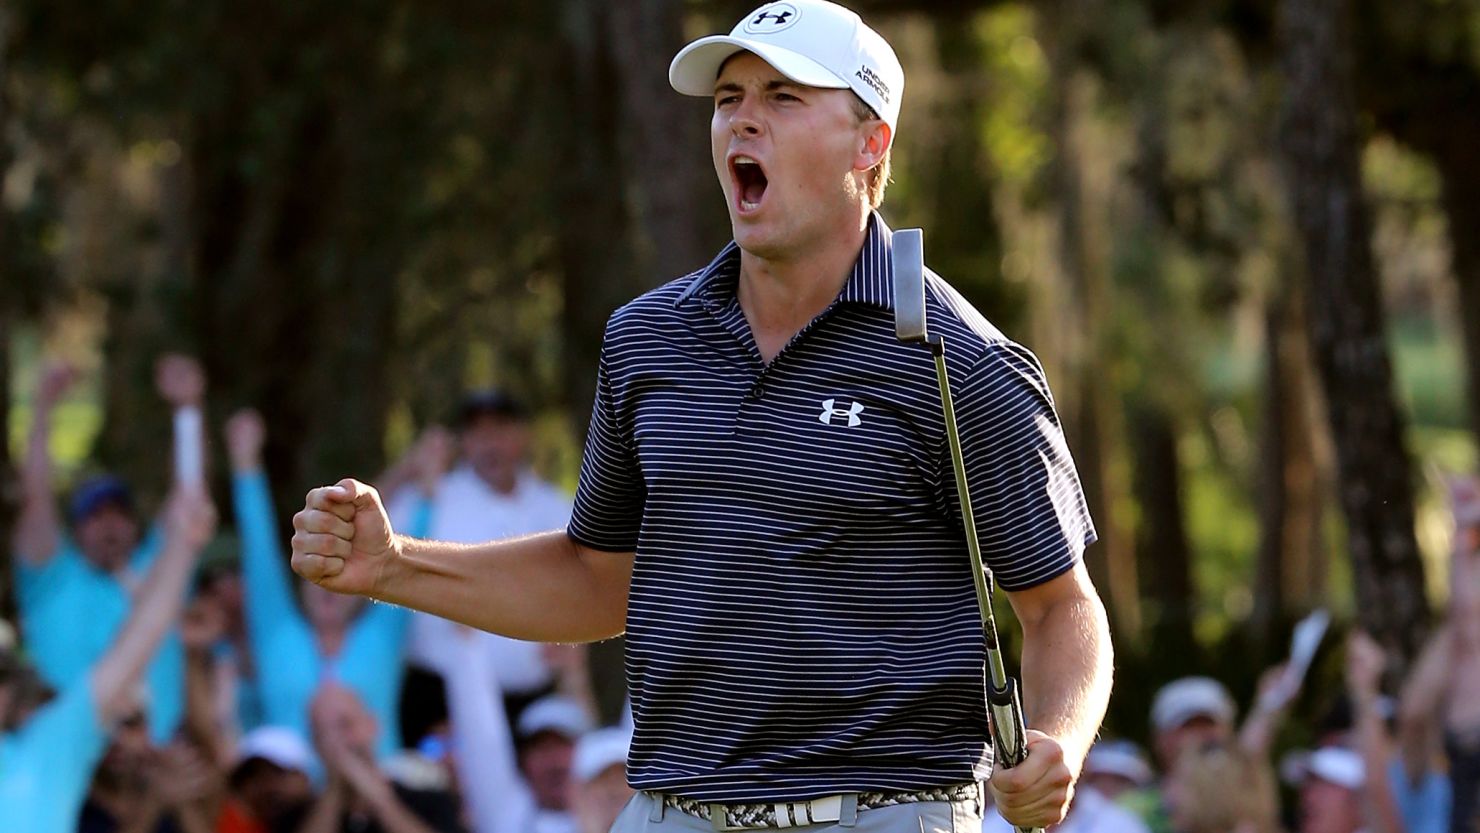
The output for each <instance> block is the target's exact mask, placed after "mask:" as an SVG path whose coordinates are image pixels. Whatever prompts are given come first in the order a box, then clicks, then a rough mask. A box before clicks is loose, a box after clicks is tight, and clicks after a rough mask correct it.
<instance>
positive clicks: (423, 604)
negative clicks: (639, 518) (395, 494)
mask: <svg viewBox="0 0 1480 833" xmlns="http://www.w3.org/2000/svg"><path fill="white" fill-rule="evenodd" d="M293 528H294V535H293V569H294V570H295V571H297V572H298V574H299V575H301V576H303V577H304V578H307V579H309V580H310V581H313V582H315V583H317V584H319V585H321V586H323V587H325V588H327V589H329V590H334V591H336V592H340V593H354V594H358V595H363V596H369V597H371V598H374V599H378V600H380V601H384V602H389V603H391V604H397V605H402V606H404V607H409V608H413V609H416V610H421V611H425V612H427V613H432V614H435V615H437V616H442V617H444V618H447V619H451V620H453V621H456V622H461V623H463V624H465V625H470V626H472V627H475V628H479V629H481V630H486V631H489V632H492V633H498V634H502V635H504V636H509V637H513V638H516V639H525V640H530V641H536V642H593V641H596V640H600V639H607V638H610V637H613V636H617V635H618V634H620V633H622V632H623V631H624V630H625V629H626V622H627V591H628V587H629V586H630V584H631V580H632V565H633V561H634V555H633V554H632V553H611V552H602V551H599V550H594V549H591V548H589V547H585V546H583V545H580V544H577V543H576V542H575V541H573V540H572V539H571V538H570V537H569V536H567V535H566V533H565V532H564V531H554V532H546V533H540V534H537V535H530V536H526V537H522V538H514V539H509V540H504V541H495V542H490V543H485V544H473V545H464V544H448V543H442V542H435V541H422V540H418V539H414V538H407V537H404V536H400V535H396V534H395V533H394V532H393V531H392V530H391V526H390V521H389V519H388V518H387V516H386V512H385V507H384V505H383V504H382V502H381V499H380V495H379V493H378V492H376V491H375V490H374V489H373V488H371V487H370V486H368V485H366V484H364V483H361V482H359V481H356V480H341V481H340V482H339V483H338V484H336V485H334V486H326V487H322V488H319V489H314V490H313V491H311V492H309V494H308V499H307V501H306V505H305V508H304V510H303V511H302V512H299V513H298V514H297V515H296V516H294V518H293Z"/></svg>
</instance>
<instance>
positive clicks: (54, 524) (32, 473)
mask: <svg viewBox="0 0 1480 833" xmlns="http://www.w3.org/2000/svg"><path fill="white" fill-rule="evenodd" d="M76 379H77V371H76V370H75V369H73V368H72V367H69V366H67V365H65V364H51V365H48V366H47V367H46V369H44V370H43V371H42V372H41V382H40V384H38V385H37V386H36V396H35V400H34V403H35V404H34V405H33V407H32V409H31V431H30V433H29V434H28V435H27V438H26V457H25V460H24V462H23V463H22V464H21V507H20V517H19V518H18V519H17V522H16V527H15V532H14V533H13V538H12V541H11V544H12V547H13V549H14V552H15V555H16V556H18V557H19V558H20V559H21V562H22V563H24V564H26V565H28V566H32V567H39V566H41V565H42V564H45V563H46V562H47V561H49V560H50V559H51V557H52V556H53V555H56V552H57V549H58V548H59V547H60V546H61V536H62V532H61V519H60V518H59V517H58V515H57V505H56V495H55V494H53V492H52V489H53V483H52V462H51V448H50V445H51V417H52V412H53V411H54V410H55V408H56V405H57V403H58V402H59V401H61V398H62V395H63V394H65V393H66V392H67V389H68V388H70V387H71V386H72V383H73V382H74V381H76Z"/></svg>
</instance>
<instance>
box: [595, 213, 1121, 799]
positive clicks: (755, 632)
mask: <svg viewBox="0 0 1480 833" xmlns="http://www.w3.org/2000/svg"><path fill="white" fill-rule="evenodd" d="M869 222H870V226H869V230H868V235H867V239H866V242H865V243H864V246H863V249H862V251H861V253H860V256H859V259H858V262H857V264H856V265H855V266H854V268H853V272H852V274H851V276H850V277H849V279H848V281H847V284H846V285H845V286H844V288H843V290H842V292H841V293H840V294H839V296H838V298H837V299H836V301H834V302H833V303H832V304H831V305H830V306H829V307H828V308H827V309H826V310H824V311H823V312H822V313H821V314H819V315H818V316H817V317H816V318H815V319H814V320H813V321H812V322H811V323H809V324H808V325H807V326H806V327H805V328H804V329H802V331H801V332H799V333H798V334H797V335H796V337H795V338H793V339H792V341H791V342H790V343H789V344H787V346H786V347H785V349H784V350H782V351H781V353H780V354H779V355H777V356H776V357H775V358H774V359H773V360H772V361H771V362H770V364H766V363H764V362H763V361H762V360H761V357H760V353H759V351H758V350H757V348H756V346H755V341H754V339H753V338H752V336H751V333H750V328H749V325H748V324H747V322H746V320H745V316H744V313H743V312H742V311H741V309H740V304H739V301H738V300H737V298H736V292H735V290H736V284H737V281H738V276H739V272H740V252H739V249H738V247H737V246H736V245H735V244H734V243H731V244H730V245H729V246H727V247H726V248H725V249H724V251H722V252H720V254H719V256H718V257H716V258H715V259H714V261H713V262H711V263H710V264H709V265H708V266H707V267H705V268H704V269H702V270H700V271H698V272H695V273H693V274H690V275H688V276H685V277H683V278H680V279H678V280H676V281H672V282H670V283H668V284H666V285H664V286H661V287H659V288H657V289H655V290H653V291H651V292H648V293H646V294H645V295H643V296H641V297H639V298H637V299H636V300H634V301H632V302H631V303H629V304H627V305H626V306H624V307H622V308H621V309H619V310H617V312H616V313H614V314H613V315H612V317H611V319H610V321H609V322H608V324H607V328H606V336H605V341H604V343H603V346H602V350H601V359H600V365H599V373H598V377H597V391H596V404H595V407H594V409H593V414H592V418H591V426H590V434H589V437H588V439H587V443H586V450H585V458H584V460H583V462H582V466H581V477H580V485H579V487H578V489H577V492H576V498H575V507H574V510H573V514H572V517H571V522H570V526H569V528H568V534H569V535H570V537H571V538H572V539H573V540H575V541H576V542H578V543H580V544H583V545H585V546H587V547H590V548H593V549H597V550H604V551H611V552H635V553H636V554H637V557H636V562H635V567H634V571H633V576H632V586H631V592H630V596H629V602H628V608H627V682H628V686H629V688H630V691H631V696H632V711H633V716H634V719H635V722H636V735H635V737H634V739H633V742H632V748H631V753H630V756H629V758H628V762H627V774H628V778H629V780H630V782H631V784H632V786H633V787H635V788H637V789H644V790H653V791H658V792H667V793H674V794H677V795H682V796H686V797H689V798H694V799H698V800H701V801H716V802H760V801H767V802H770V801H783V800H800V799H809V798H815V797H818V796H823V795H829V794H833V793H839V792H854V791H863V790H901V791H902V790H916V789H922V788H926V787H937V786H945V785H950V784H959V783H963V782H968V781H974V780H980V779H982V778H985V777H987V776H988V774H989V771H990V764H991V751H990V746H989V743H988V740H987V728H986V708H985V705H984V702H983V701H984V692H983V681H982V665H983V661H984V651H983V648H982V639H981V623H980V618H979V614H978V612H977V606H976V595H975V591H974V590H973V584H972V579H971V572H970V568H969V566H968V564H969V555H968V552H967V549H966V539H965V535H964V533H963V531H962V527H961V522H960V512H959V506H958V504H957V499H956V493H955V481H954V477H953V475H952V467H951V458H950V450H949V447H948V445H947V443H946V435H945V422H944V418H943V417H942V415H941V410H940V392H939V388H938V387H937V384H936V378H935V370H934V364H933V362H932V360H931V357H930V353H929V350H928V349H927V348H926V347H925V346H923V345H920V344H905V343H901V342H900V341H898V340H897V339H896V338H895V336H894V312H893V291H892V278H891V269H890V260H889V252H890V236H891V235H890V232H889V229H888V228H887V227H886V226H885V225H884V223H883V221H882V220H881V219H880V218H879V217H878V215H877V214H875V215H873V217H872V218H871V219H870V221H869ZM927 286H928V290H929V291H928V292H927V293H926V296H927V301H926V303H927V313H926V314H927V316H928V321H929V326H930V330H931V332H933V333H939V334H940V335H942V336H944V337H945V340H946V354H947V362H948V366H949V372H950V374H951V382H952V392H953V394H954V395H955V398H956V408H957V414H958V419H959V422H960V431H961V435H962V442H963V444H964V451H965V457H966V467H967V470H968V477H969V479H970V484H971V497H972V501H973V509H974V511H975V515H976V519H977V524H978V530H979V534H980V537H981V545H982V550H983V554H984V555H985V557H986V559H987V561H988V564H989V565H990V567H991V569H992V570H993V571H994V572H995V574H996V576H997V579H998V581H999V582H1000V583H1001V585H1002V586H1003V587H1004V588H1006V589H1009V590H1012V589H1021V588H1027V587H1032V586H1033V585H1035V584H1038V583H1041V582H1044V581H1047V580H1049V579H1051V578H1053V577H1055V576H1058V575H1060V574H1062V573H1064V572H1065V571H1067V570H1069V569H1070V568H1071V567H1073V565H1074V564H1075V563H1076V562H1077V561H1078V560H1079V559H1080V557H1081V556H1082V554H1083V552H1084V548H1085V547H1086V546H1087V545H1089V544H1090V543H1092V542H1093V541H1094V538H1095V533H1094V528H1093V525H1092V524H1091V522H1090V518H1089V513H1088V511H1087V510H1086V508H1085V503H1084V497H1083V494H1082V492H1081V490H1080V485H1079V478H1078V475H1077V474H1076V473H1075V470H1074V463H1073V460H1072V459H1071V458H1070V456H1069V449H1068V447H1067V446H1066V445H1065V443H1064V436H1063V432H1062V430H1061V428H1060V425H1059V420H1058V417H1057V415H1056V414H1055V412H1054V405H1053V397H1052V396H1051V394H1050V393H1049V389H1048V384H1047V382H1046V381H1045V379H1044V374H1043V369H1042V367H1041V366H1040V365H1039V363H1038V360H1037V359H1036V358H1035V357H1034V356H1033V354H1032V353H1030V352H1029V351H1028V350H1026V349H1024V348H1023V347H1020V346H1018V345H1017V344H1014V343H1013V342H1011V341H1009V340H1008V339H1007V338H1006V337H1004V336H1003V335H1002V333H1001V332H999V331H998V330H997V329H996V328H995V327H993V326H992V325H991V324H990V323H988V322H987V320H986V319H985V318H983V317H982V315H981V314H980V313H978V312H977V311H976V310H975V309H973V308H972V307H971V305H970V304H968V303H967V302H966V301H965V300H964V299H962V297H961V296H960V295H959V294H958V293H957V292H956V291H955V290H954V289H952V288H951V287H950V286H949V285H948V284H946V283H945V282H944V281H943V280H941V279H940V278H939V277H938V276H936V275H934V274H933V273H927Z"/></svg>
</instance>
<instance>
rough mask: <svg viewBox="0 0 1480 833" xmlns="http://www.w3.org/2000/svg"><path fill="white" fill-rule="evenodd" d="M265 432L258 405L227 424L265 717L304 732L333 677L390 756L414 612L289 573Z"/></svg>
mask: <svg viewBox="0 0 1480 833" xmlns="http://www.w3.org/2000/svg"><path fill="white" fill-rule="evenodd" d="M265 439H266V432H265V430H264V428H263V423H262V418H261V416H259V415H258V414H257V413H256V412H255V411H251V410H247V411H241V412H239V413H237V414H236V415H234V416H233V417H232V418H231V419H230V420H229V421H228V423H227V426H226V442H227V450H228V452H229V454H230V456H231V467H232V499H233V503H234V505H235V509H236V524H237V534H238V536H239V537H240V539H241V546H242V578H243V581H244V584H245V590H244V594H245V605H246V616H247V635H248V638H249V640H250V642H251V646H252V656H253V658H254V661H255V662H256V681H255V684H256V686H257V691H258V702H259V704H260V706H261V711H262V718H263V721H264V722H265V723H266V724H267V725H272V726H286V727H288V728H290V729H294V730H296V731H298V732H300V733H302V734H303V735H304V736H305V737H307V736H309V734H310V729H309V705H310V704H311V703H312V701H313V698H314V695H315V693H316V692H317V691H318V690H319V688H320V687H321V686H322V685H324V684H325V683H329V682H332V683H335V684H338V685H341V686H344V687H345V688H348V689H350V690H351V691H353V692H354V693H355V695H356V696H358V697H359V698H360V699H361V700H362V701H363V702H364V704H365V706H366V708H367V709H369V711H370V713H371V714H372V715H373V716H374V717H375V719H376V721H377V722H378V724H379V736H378V738H377V740H376V744H375V753H376V755H377V757H380V758H386V757H389V756H390V755H392V754H394V753H395V752H396V751H397V750H398V749H399V747H400V743H399V738H398V734H399V733H398V731H397V720H396V717H397V715H396V709H397V705H398V701H399V697H400V690H401V676H402V671H403V668H402V663H403V657H404V649H405V641H406V633H407V626H408V624H409V622H410V611H408V610H406V609H404V608H399V607H392V606H390V605H382V604H374V605H366V604H365V602H364V600H363V599H359V598H356V597H353V596H341V595H338V594H336V593H331V592H329V591H328V590H324V589H322V588H320V587H317V586H315V585H313V584H311V583H309V582H306V581H298V580H297V579H295V578H294V576H293V575H292V573H291V572H289V570H288V560H287V552H286V551H285V549H284V548H283V544H282V539H281V537H280V536H281V535H282V532H281V531H280V529H279V527H278V524H277V517H276V513H275V512H274V510H273V506H272V498H271V494H270V492H269V489H268V483H267V476H266V475H265V474H264V472H263V468H262V444H263V442H264V440H265ZM295 585H297V586H298V588H299V601H301V607H300V605H299V604H297V603H295V600H294V598H293V595H294V593H293V589H294V586H295Z"/></svg>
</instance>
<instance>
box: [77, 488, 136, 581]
mask: <svg viewBox="0 0 1480 833" xmlns="http://www.w3.org/2000/svg"><path fill="white" fill-rule="evenodd" d="M73 533H74V534H75V535H76V537H77V546H78V548H79V549H81V550H82V555H83V557H85V558H86V559H87V560H88V561H89V562H90V563H92V565H93V566H95V567H97V568H98V569H100V570H104V571H107V572H110V573H111V572H113V571H114V570H118V569H120V568H122V567H123V566H124V565H126V564H128V559H129V556H130V555H132V554H133V551H134V548H135V547H137V546H138V545H139V524H138V523H137V522H136V521H135V520H134V516H133V515H131V514H129V513H128V512H127V511H126V510H124V509H123V508H122V507H119V506H114V505H111V504H108V505H104V506H101V507H99V508H98V509H96V510H94V511H93V512H92V513H90V514H88V515H87V516H86V517H84V518H83V519H82V520H80V521H78V522H77V526H76V528H75V529H74V530H73Z"/></svg>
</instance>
